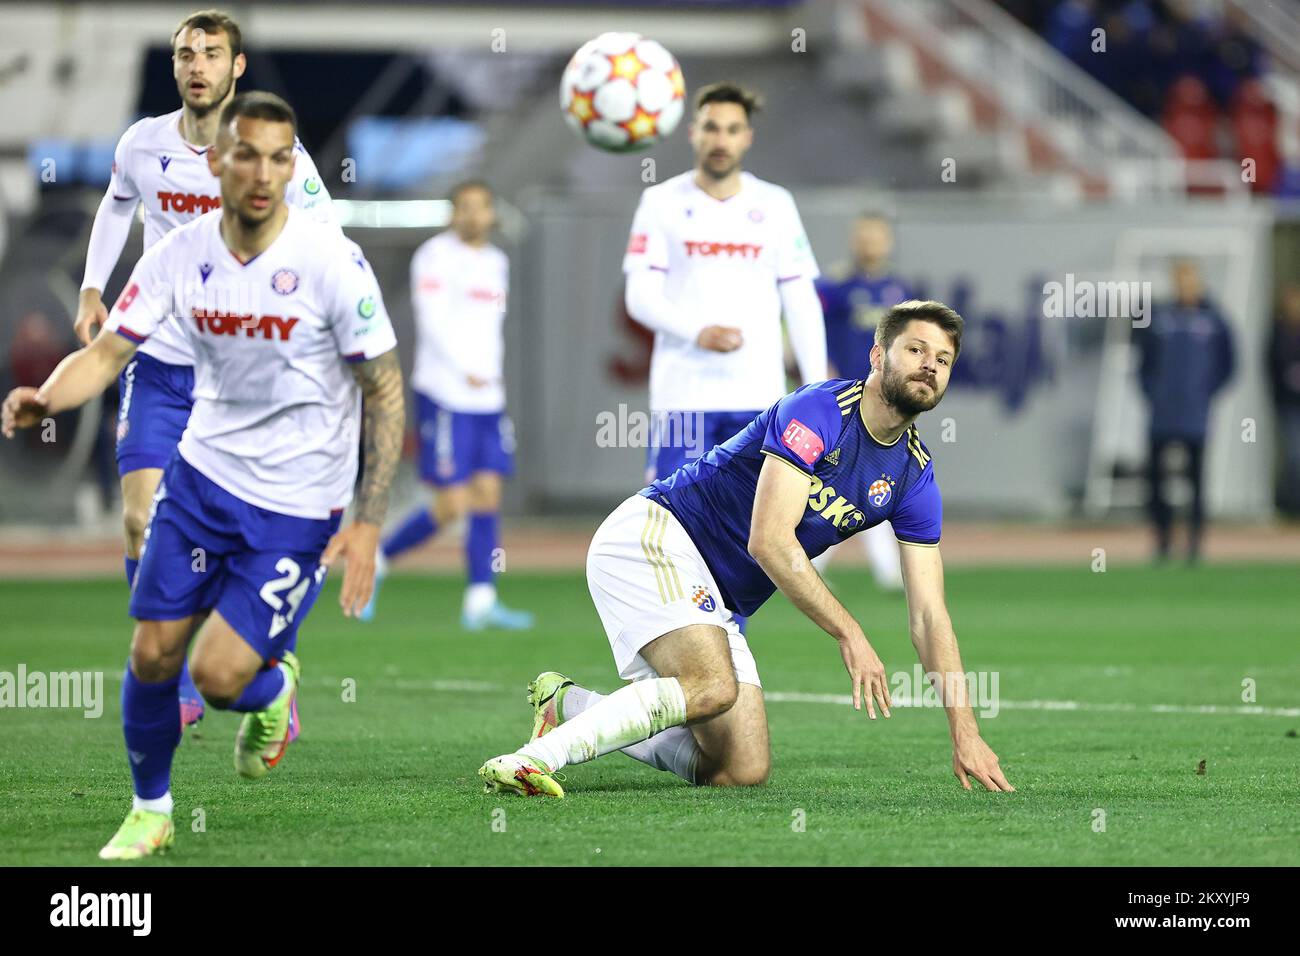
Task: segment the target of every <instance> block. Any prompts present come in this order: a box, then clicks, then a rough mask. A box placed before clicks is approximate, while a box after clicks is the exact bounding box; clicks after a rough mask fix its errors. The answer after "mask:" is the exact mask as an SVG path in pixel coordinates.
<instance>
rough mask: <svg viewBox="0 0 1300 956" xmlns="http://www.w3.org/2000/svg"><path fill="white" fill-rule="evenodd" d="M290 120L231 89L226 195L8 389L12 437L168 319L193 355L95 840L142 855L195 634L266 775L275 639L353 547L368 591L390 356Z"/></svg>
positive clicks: (159, 497)
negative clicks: (127, 804) (30, 384)
mask: <svg viewBox="0 0 1300 956" xmlns="http://www.w3.org/2000/svg"><path fill="white" fill-rule="evenodd" d="M295 126H296V122H295V119H294V114H293V110H292V109H290V107H289V105H288V104H287V103H285V102H284V101H283V100H281V99H280V98H279V97H276V96H272V95H271V94H267V93H241V94H240V95H238V96H236V97H235V98H234V99H233V100H232V101H231V102H230V103H229V104H228V105H227V106H226V107H225V108H224V109H223V111H222V114H221V127H220V130H219V132H218V134H217V140H216V143H215V145H214V146H213V148H212V149H211V150H210V151H209V153H208V162H209V166H210V168H211V170H212V173H213V175H214V176H217V177H218V178H219V179H220V182H221V208H220V209H219V210H213V211H212V212H209V213H206V214H204V215H203V216H200V217H199V218H198V219H196V220H194V221H193V222H191V223H187V224H186V225H183V226H180V227H178V228H176V229H174V230H172V231H171V232H169V233H168V234H167V235H166V236H165V237H164V238H162V239H160V240H159V241H158V242H157V243H155V244H154V245H153V246H151V247H150V248H149V249H148V251H146V252H145V254H144V255H143V256H142V257H141V259H140V261H139V262H138V263H137V265H136V267H135V271H134V272H132V274H131V279H130V281H129V282H128V283H127V286H126V290H125V291H124V292H123V293H122V296H121V298H119V299H118V301H117V304H116V305H115V306H114V308H113V311H112V312H111V313H110V315H109V317H108V321H107V323H105V325H104V328H103V330H102V331H101V332H100V334H99V335H98V336H97V337H96V338H95V340H94V341H93V342H91V344H90V345H88V346H87V347H86V348H84V349H81V350H80V351H78V352H75V353H73V354H72V355H70V356H68V358H66V359H64V360H63V362H61V363H60V364H59V367H58V368H57V369H55V370H54V372H53V373H52V374H51V375H50V377H49V379H48V380H46V382H45V384H44V385H42V386H41V387H40V389H39V390H38V389H33V388H18V389H14V391H12V392H10V393H9V396H8V397H7V398H6V399H5V402H4V406H3V412H2V418H3V423H2V427H3V431H4V433H5V435H6V436H10V437H12V435H13V432H14V429H15V428H25V427H30V426H32V425H34V424H37V423H38V422H39V421H41V419H43V418H44V417H46V416H48V415H54V414H57V413H59V412H60V411H64V410H66V409H70V408H76V407H77V406H79V405H81V404H83V403H84V402H86V401H87V400H88V399H90V398H91V397H92V396H94V395H97V394H99V393H100V392H101V391H103V390H104V388H106V387H107V386H108V385H109V384H111V383H112V382H113V381H114V380H115V379H116V377H117V375H118V373H119V372H120V371H121V370H122V368H123V366H125V365H126V363H127V362H128V361H129V360H130V358H131V356H132V354H133V353H134V352H135V349H136V346H137V345H138V344H139V342H141V341H143V340H144V339H145V338H147V337H148V336H149V335H150V334H152V333H153V332H154V331H155V330H156V329H158V328H159V326H160V325H161V324H162V323H164V322H166V321H176V322H177V323H178V325H179V326H180V327H181V329H182V330H183V332H184V334H185V337H186V338H187V339H188V342H189V345H191V346H192V347H193V351H194V353H195V356H196V359H197V360H196V363H195V383H194V411H193V413H192V415H191V416H190V419H189V424H188V425H187V427H186V429H185V432H184V434H183V435H182V437H181V440H180V444H179V446H178V447H177V451H176V454H174V455H173V456H172V458H171V461H170V462H169V464H168V466H167V469H166V471H165V472H164V474H163V480H162V484H161V485H160V486H159V489H158V493H157V494H156V495H155V497H154V502H153V509H152V513H151V516H150V519H149V525H148V528H147V530H146V532H145V540H144V550H143V554H142V559H141V564H140V568H139V571H138V573H137V576H136V581H135V588H134V590H133V591H132V594H131V616H132V617H134V618H135V619H136V627H135V633H134V635H133V637H132V640H131V657H130V662H129V666H128V667H127V671H126V676H125V678H124V680H123V684H122V724H123V731H124V736H125V738H126V750H127V755H128V757H129V758H130V759H129V763H130V768H131V776H132V778H133V779H134V785H135V801H134V805H133V807H132V810H131V812H130V813H129V814H128V815H127V818H126V821H125V822H124V823H123V824H122V826H121V828H120V829H119V830H118V831H117V834H116V835H115V836H114V837H113V838H112V840H110V841H109V842H108V844H107V845H106V846H105V847H104V848H103V849H102V850H101V851H100V854H99V855H100V857H101V858H103V859H115V860H131V859H138V858H140V857H143V856H148V855H150V854H152V853H155V852H159V851H161V850H165V849H166V848H167V847H168V846H170V845H171V843H172V842H173V840H174V829H173V826H172V819H171V813H172V796H171V783H170V780H171V764H172V756H173V753H174V752H175V749H176V746H177V744H178V743H179V742H180V700H179V697H178V690H177V684H178V680H179V674H180V670H181V663H182V661H183V660H184V658H185V653H186V649H187V647H188V645H189V643H190V640H191V638H196V641H195V649H194V655H193V658H192V673H193V676H194V681H195V683H196V684H197V686H198V688H199V691H200V692H201V693H202V694H203V697H204V698H205V699H206V701H207V702H208V703H209V704H210V705H212V706H213V707H216V708H219V709H223V710H233V711H237V712H242V713H243V714H244V715H245V716H244V719H243V722H242V724H241V726H240V729H239V733H238V735H237V737H236V740H235V768H236V770H237V771H238V772H239V774H240V775H241V776H244V777H247V778H258V777H262V776H264V775H265V774H266V773H267V771H268V770H270V769H271V768H272V767H274V766H275V765H276V764H277V763H279V761H280V758H281V757H282V756H283V754H284V750H285V746H286V744H287V743H288V731H289V715H290V712H291V710H292V707H293V702H294V699H295V696H296V694H297V689H298V682H299V671H298V663H297V659H296V658H295V657H294V656H293V654H292V653H291V652H290V651H289V650H288V648H290V647H292V643H291V642H292V640H293V638H294V635H295V633H296V631H297V628H298V626H299V625H300V624H302V621H303V619H304V618H305V617H306V616H307V613H308V612H309V611H310V609H311V606H312V604H313V603H314V602H315V600H316V598H317V596H318V595H319V594H320V589H321V585H322V583H323V581H324V578H325V571H326V567H327V566H328V565H329V564H330V563H331V562H332V561H334V560H335V559H336V558H338V557H342V558H343V559H344V560H346V562H347V569H346V571H345V574H344V578H343V590H342V598H341V600H342V604H343V609H344V613H345V614H355V613H357V612H359V611H360V609H361V607H362V606H364V604H365V603H366V601H367V600H368V599H369V596H370V588H371V582H372V579H373V574H374V554H375V548H376V546H377V544H378V541H379V529H380V526H381V525H382V524H383V518H384V511H385V509H386V508H387V505H388V494H389V487H390V485H391V483H392V479H393V475H394V473H395V471H396V467H397V462H398V459H399V457H400V453H401V445H402V433H403V427H404V423H403V417H404V413H403V398H402V374H401V369H400V366H399V363H398V360H397V353H396V351H395V346H396V339H395V337H394V335H393V329H392V325H391V323H390V322H389V319H388V314H387V312H386V311H385V310H384V306H383V300H382V298H381V296H380V293H379V286H378V284H377V283H376V281H375V277H374V273H373V272H372V271H371V269H370V266H369V264H368V263H367V262H366V260H365V258H364V257H363V256H362V255H361V251H360V249H359V248H358V247H357V246H356V245H355V244H353V243H351V242H349V241H348V240H347V239H345V238H344V237H343V236H342V235H341V234H340V233H339V232H338V231H337V230H333V229H327V228H324V227H322V226H321V225H320V224H318V223H317V222H315V221H314V220H313V219H311V218H310V217H309V216H307V215H305V214H304V213H302V212H301V211H299V210H297V209H290V208H289V207H288V206H286V205H285V201H284V197H285V185H286V183H287V182H288V181H289V179H290V177H291V176H292V174H293V169H294V132H295ZM232 304H234V305H238V306H239V310H238V311H235V312H232V311H230V307H231V305H232ZM363 402H364V406H363ZM363 407H364V435H365V449H366V450H365V481H364V482H363V484H362V488H361V491H360V493H359V495H358V501H357V506H356V520H355V522H354V523H353V524H351V525H350V526H349V527H347V528H346V529H344V530H343V531H339V530H338V529H339V523H340V520H341V516H342V512H343V508H344V506H346V505H347V503H348V500H349V498H350V497H351V495H352V486H353V483H354V482H355V481H356V475H357V457H358V456H357V428H358V426H359V425H360V424H362V422H361V421H360V419H361V415H360V414H359V412H361V410H362V408H363Z"/></svg>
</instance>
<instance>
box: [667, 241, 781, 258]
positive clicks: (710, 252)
mask: <svg viewBox="0 0 1300 956" xmlns="http://www.w3.org/2000/svg"><path fill="white" fill-rule="evenodd" d="M762 253H763V246H762V244H761V243H756V242H697V241H696V240H694V239H687V240H686V254H687V255H688V256H726V257H727V258H729V259H731V258H735V257H736V256H740V258H742V259H757V258H758V257H759V256H760V255H762Z"/></svg>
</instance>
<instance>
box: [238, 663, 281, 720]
mask: <svg viewBox="0 0 1300 956" xmlns="http://www.w3.org/2000/svg"><path fill="white" fill-rule="evenodd" d="M286 683H287V682H286V681H285V679H284V670H283V669H282V668H280V667H279V666H276V667H268V668H265V669H264V670H260V671H258V672H257V673H256V674H254V675H253V679H252V680H250V681H249V682H248V683H247V684H246V685H245V687H244V691H243V693H241V694H240V695H239V699H238V700H236V701H235V702H234V703H233V704H231V705H230V709H231V710H234V711H238V712H239V713H241V714H248V713H253V712H254V711H258V710H266V708H268V707H270V706H271V705H272V704H273V703H275V700H276V698H277V697H279V696H280V694H281V693H282V692H283V691H284V690H285V685H286Z"/></svg>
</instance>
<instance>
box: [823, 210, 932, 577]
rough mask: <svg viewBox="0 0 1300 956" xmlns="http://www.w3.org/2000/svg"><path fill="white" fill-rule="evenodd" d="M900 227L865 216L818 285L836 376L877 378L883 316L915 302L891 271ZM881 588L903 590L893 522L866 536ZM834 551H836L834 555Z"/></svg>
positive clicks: (858, 220)
mask: <svg viewBox="0 0 1300 956" xmlns="http://www.w3.org/2000/svg"><path fill="white" fill-rule="evenodd" d="M893 252H894V227H893V224H892V223H890V221H889V220H888V219H887V218H886V217H885V216H884V215H882V214H880V213H877V212H864V213H861V214H860V215H858V217H857V218H856V219H854V220H853V227H852V230H851V232H850V233H849V256H850V261H849V263H847V264H845V265H840V266H838V267H836V268H835V269H832V270H831V273H830V274H829V275H825V276H822V277H821V278H819V279H818V280H817V282H816V286H817V295H818V297H819V298H820V299H821V303H822V314H823V315H824V316H825V319H826V359H827V364H828V365H829V371H830V375H831V376H832V377H835V378H849V379H864V378H866V377H867V376H868V375H869V374H871V346H872V345H874V344H875V334H876V325H877V323H879V322H880V319H881V317H882V316H883V315H884V314H885V313H886V312H887V311H889V310H890V309H891V308H893V307H894V306H896V305H898V303H900V302H905V301H907V300H908V299H914V298H916V296H915V295H914V294H913V293H912V289H911V287H910V286H909V285H908V283H907V281H906V280H905V279H903V277H902V276H900V275H898V274H897V273H895V272H894V271H893V270H892V268H891V263H890V256H891V255H892V254H893ZM862 542H863V545H864V546H865V550H866V552H867V558H868V560H869V561H870V562H871V573H872V575H873V577H874V578H875V581H876V585H877V586H878V587H881V588H883V589H885V590H887V591H901V590H902V588H903V569H902V565H901V563H900V560H901V558H900V555H899V551H898V539H896V538H895V537H894V532H893V530H892V529H891V528H890V527H889V524H888V523H887V522H882V523H881V524H878V525H873V526H872V527H870V528H868V529H867V530H866V531H865V532H864V533H863V535H862ZM833 550H834V549H832V551H833ZM830 556H831V551H827V552H826V554H825V555H824V556H823V557H821V558H819V559H818V561H817V570H819V571H821V570H824V568H825V566H826V565H827V564H828V563H829V562H830Z"/></svg>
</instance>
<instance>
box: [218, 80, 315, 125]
mask: <svg viewBox="0 0 1300 956" xmlns="http://www.w3.org/2000/svg"><path fill="white" fill-rule="evenodd" d="M241 118H246V119H260V120H267V121H269V122H272V123H288V124H289V125H290V126H292V127H293V131H294V135H297V133H298V117H297V116H296V115H295V114H294V112H293V107H292V106H290V105H289V104H288V103H286V102H285V101H284V100H282V99H281V98H280V97H278V96H276V95H275V94H274V93H267V92H265V91H263V90H249V91H248V92H247V93H237V94H235V96H234V97H233V98H232V99H231V101H230V102H229V103H227V104H226V107H225V109H223V110H222V111H221V128H222V129H228V128H229V126H230V124H231V123H232V122H233V121H234V120H236V119H241Z"/></svg>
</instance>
